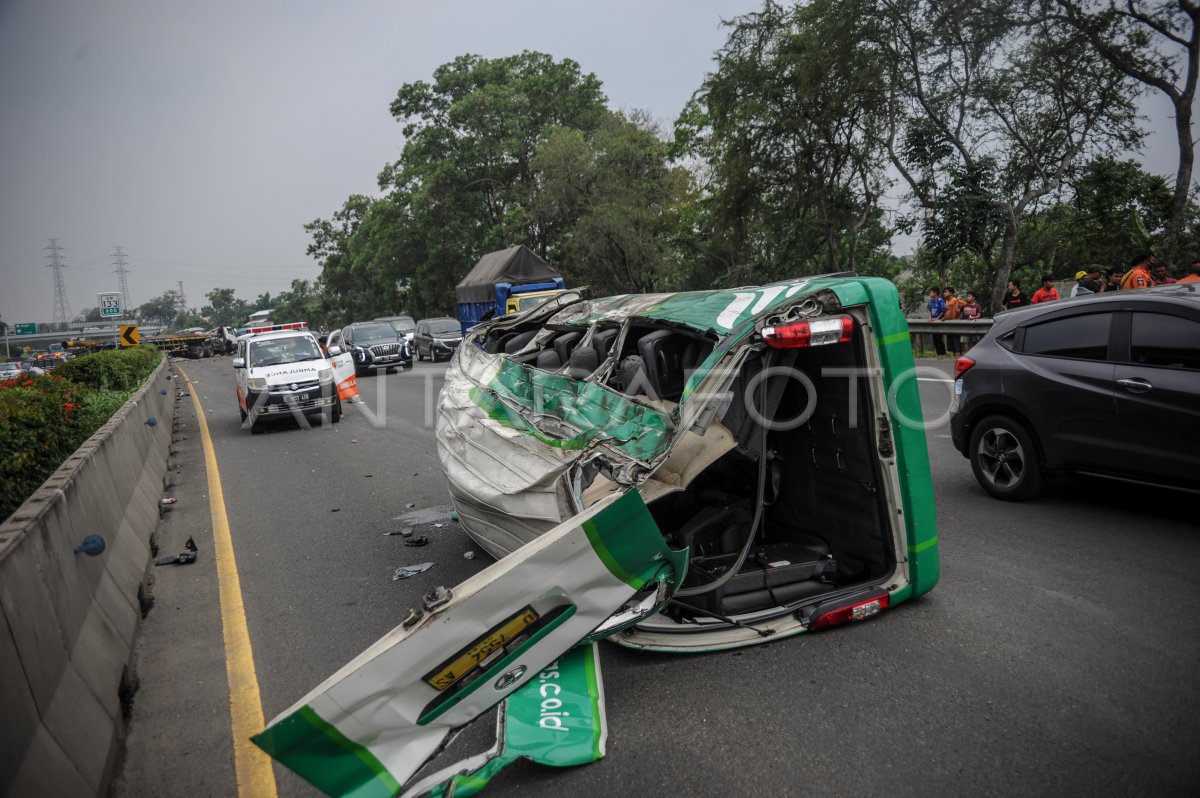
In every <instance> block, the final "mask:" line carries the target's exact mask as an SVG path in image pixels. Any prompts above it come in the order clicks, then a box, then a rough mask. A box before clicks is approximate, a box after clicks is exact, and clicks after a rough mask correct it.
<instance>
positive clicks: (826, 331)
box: [762, 316, 854, 349]
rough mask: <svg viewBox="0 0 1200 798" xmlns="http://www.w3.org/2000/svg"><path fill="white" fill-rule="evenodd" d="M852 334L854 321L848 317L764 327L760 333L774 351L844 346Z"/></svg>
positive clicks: (831, 317) (807, 320)
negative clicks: (831, 345) (825, 345)
mask: <svg viewBox="0 0 1200 798" xmlns="http://www.w3.org/2000/svg"><path fill="white" fill-rule="evenodd" d="M853 334H854V319H852V318H850V317H849V316H830V317H828V318H824V319H804V320H802V321H793V322H789V323H787V324H779V325H777V326H775V327H764V328H763V331H762V337H763V340H764V341H766V342H767V344H768V345H770V346H773V347H774V348H776V349H800V348H803V347H807V346H821V345H823V344H844V343H846V342H847V341H849V340H850V337H851V336H852V335H853Z"/></svg>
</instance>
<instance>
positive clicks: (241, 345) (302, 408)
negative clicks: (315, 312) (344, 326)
mask: <svg viewBox="0 0 1200 798" xmlns="http://www.w3.org/2000/svg"><path fill="white" fill-rule="evenodd" d="M340 360H345V361H346V362H344V363H341V362H338V361H340ZM232 363H233V374H234V383H235V385H236V390H237V400H238V413H239V415H240V416H241V418H242V426H243V427H248V428H250V430H251V431H252V432H261V431H262V424H261V422H263V421H267V420H269V419H273V418H280V417H284V416H286V417H289V418H295V419H296V420H297V421H299V422H301V425H302V426H307V418H308V417H309V416H316V415H323V416H324V417H325V418H326V419H327V420H328V421H330V422H332V423H334V424H336V423H337V422H338V421H340V420H341V418H342V399H343V398H346V399H349V398H350V396H349V395H347V396H345V397H343V395H342V394H343V390H342V386H343V384H346V387H347V388H348V389H350V390H353V388H354V386H353V385H352V383H353V375H354V363H353V361H352V360H351V359H350V358H349V356H348V355H347V356H345V357H341V356H339V357H336V358H329V357H327V356H326V355H325V353H324V352H323V351H322V350H321V347H320V345H319V344H318V343H317V339H316V338H315V337H313V334H312V333H311V332H309V331H308V325H307V324H305V323H303V322H297V323H294V324H280V325H274V326H271V327H257V328H251V329H249V330H248V331H247V332H246V333H245V334H244V335H241V336H239V337H238V339H237V352H236V353H235V355H234V357H233V361H232ZM343 371H348V372H349V379H347V378H346V377H345V376H344V375H343V378H342V379H339V378H338V373H339V372H343ZM347 383H350V384H347ZM355 393H356V391H355Z"/></svg>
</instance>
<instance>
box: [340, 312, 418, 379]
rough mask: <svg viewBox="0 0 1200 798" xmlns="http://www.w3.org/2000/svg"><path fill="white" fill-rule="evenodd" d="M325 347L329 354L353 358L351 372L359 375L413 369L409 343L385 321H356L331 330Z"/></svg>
mask: <svg viewBox="0 0 1200 798" xmlns="http://www.w3.org/2000/svg"><path fill="white" fill-rule="evenodd" d="M326 345H327V346H328V347H329V352H330V354H333V355H336V354H339V353H341V352H350V353H351V354H352V355H354V371H355V373H356V374H359V375H361V374H362V373H363V372H365V371H367V370H369V369H379V368H386V369H387V370H388V371H389V372H390V371H395V370H396V367H397V366H405V367H406V368H412V362H413V361H412V351H411V350H410V349H409V348H408V341H406V340H404V336H403V335H401V334H400V333H398V332H396V330H395V329H394V328H393V327H392V325H390V324H388V323H387V322H384V321H356V322H354V323H353V324H351V325H349V326H348V327H343V328H342V329H340V330H334V331H333V332H332V333H330V335H329V341H328V342H327V343H326ZM335 349H336V350H337V351H334V350H335Z"/></svg>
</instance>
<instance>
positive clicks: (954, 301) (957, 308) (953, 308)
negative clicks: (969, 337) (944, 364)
mask: <svg viewBox="0 0 1200 798" xmlns="http://www.w3.org/2000/svg"><path fill="white" fill-rule="evenodd" d="M942 301H943V302H945V303H946V312H945V313H944V314H942V321H958V320H959V319H960V318H962V306H963V305H964V304H966V303H965V302H963V301H962V300H961V299H959V298H958V296H957V295H956V294H955V293H954V289H953V288H952V287H950V286H946V287H945V288H943V289H942ZM961 341H962V339H961V338H960V337H959V336H958V335H956V334H955V333H950V351H951V352H953V353H954V354H956V355H959V354H962V344H961Z"/></svg>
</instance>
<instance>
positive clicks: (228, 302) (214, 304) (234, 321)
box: [200, 288, 254, 327]
mask: <svg viewBox="0 0 1200 798" xmlns="http://www.w3.org/2000/svg"><path fill="white" fill-rule="evenodd" d="M204 296H205V298H206V299H207V300H208V302H209V304H208V305H206V306H204V307H203V308H201V309H200V315H202V316H206V317H208V318H209V319H211V320H212V323H213V325H216V326H225V327H237V326H238V325H240V324H242V322H244V321H245V320H246V316H248V315H249V314H250V311H251V310H254V308H251V307H250V306H249V304H248V303H247V302H246V301H245V300H243V299H238V298H237V296H236V295H235V294H234V289H232V288H214V289H213V290H211V291H209V292H208V293H207V294H205V295H204Z"/></svg>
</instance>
